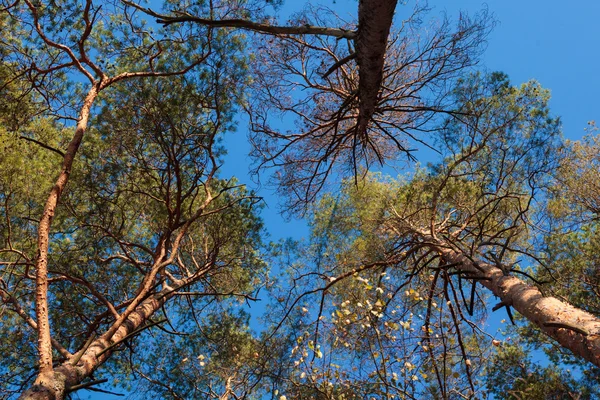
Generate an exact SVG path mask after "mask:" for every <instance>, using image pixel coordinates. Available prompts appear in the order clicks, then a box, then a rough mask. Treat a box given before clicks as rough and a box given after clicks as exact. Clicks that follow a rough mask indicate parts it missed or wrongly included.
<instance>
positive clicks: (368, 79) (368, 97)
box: [356, 0, 398, 137]
mask: <svg viewBox="0 0 600 400" xmlns="http://www.w3.org/2000/svg"><path fill="white" fill-rule="evenodd" d="M397 2H398V0H360V1H359V3H358V36H357V38H356V62H357V64H358V68H359V82H358V99H359V115H358V121H357V124H356V129H357V135H358V136H359V137H364V136H365V135H366V133H367V126H368V124H369V121H370V120H371V118H372V116H373V114H374V113H375V108H376V107H377V101H378V97H379V91H380V88H381V82H382V80H383V65H384V62H385V51H386V49H387V43H388V36H389V34H390V28H391V26H392V20H393V18H394V10H395V9H396V4H397Z"/></svg>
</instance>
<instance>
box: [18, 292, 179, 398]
mask: <svg viewBox="0 0 600 400" xmlns="http://www.w3.org/2000/svg"><path fill="white" fill-rule="evenodd" d="M172 296H173V289H172V288H165V289H163V290H162V291H160V292H158V293H156V294H155V295H153V296H151V297H150V298H148V299H146V300H145V301H143V302H142V303H141V304H140V305H139V306H138V307H137V308H136V309H135V311H134V312H133V313H131V314H130V315H129V317H128V318H127V320H126V321H125V322H124V323H123V324H122V325H121V326H120V327H119V329H117V331H116V332H115V334H114V335H112V337H111V338H110V340H105V339H102V338H99V339H96V340H94V341H93V342H92V343H91V344H90V345H89V346H88V347H87V348H84V349H82V351H83V355H81V354H77V353H76V354H74V355H73V357H71V358H70V359H69V360H67V361H65V362H63V363H62V364H60V365H59V366H58V367H55V368H54V371H53V373H52V374H51V375H48V376H47V377H46V379H45V380H43V381H38V380H36V382H35V383H34V384H33V386H32V387H31V388H29V389H28V390H26V391H25V392H23V394H21V396H20V397H19V400H62V399H64V398H65V397H66V395H67V394H68V393H69V388H71V387H74V386H76V385H79V384H81V383H82V382H83V381H84V379H86V378H88V377H89V376H90V375H91V374H92V372H93V371H94V370H95V369H96V368H98V367H99V366H100V365H102V364H103V363H104V362H105V361H106V360H107V359H108V358H110V356H111V355H112V353H113V352H114V350H115V349H116V348H117V347H118V345H119V344H120V343H122V342H123V341H124V340H125V339H126V338H127V337H128V335H131V334H132V333H134V332H135V331H136V330H138V329H140V328H142V327H143V325H144V324H145V323H146V322H147V321H148V320H149V318H150V317H151V316H152V315H153V314H154V313H155V312H156V311H157V310H159V309H160V308H161V307H162V306H163V304H164V303H165V302H166V301H167V300H168V299H169V298H171V297H172ZM73 361H76V364H75V365H73Z"/></svg>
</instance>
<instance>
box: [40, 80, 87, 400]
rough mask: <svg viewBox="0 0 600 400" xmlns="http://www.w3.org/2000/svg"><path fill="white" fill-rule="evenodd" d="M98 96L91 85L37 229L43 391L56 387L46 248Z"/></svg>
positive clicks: (41, 382) (41, 385) (41, 381)
mask: <svg viewBox="0 0 600 400" xmlns="http://www.w3.org/2000/svg"><path fill="white" fill-rule="evenodd" d="M97 95H98V85H97V84H94V85H93V86H92V88H91V89H90V91H89V92H88V94H87V96H86V98H85V100H84V103H83V106H82V108H81V113H80V114H79V120H78V122H77V126H76V128H75V134H74V135H73V138H72V139H71V142H70V143H69V146H68V148H67V151H66V152H65V155H64V159H63V163H62V168H61V171H60V174H59V176H58V178H57V180H56V182H55V183H54V186H53V187H52V190H51V191H50V194H49V195H48V198H47V200H46V204H45V206H44V212H43V214H42V217H41V218H40V223H39V225H38V232H37V234H38V255H37V259H36V265H35V277H36V289H35V312H36V317H37V332H38V353H39V363H40V365H39V373H38V376H37V377H36V380H35V385H36V386H39V387H44V388H53V387H54V386H55V385H54V384H53V381H55V377H54V375H55V374H54V371H53V367H52V338H51V335H50V317H49V312H48V246H49V238H50V227H51V225H52V220H53V218H54V214H55V212H56V206H57V204H58V201H59V199H60V196H61V194H62V192H63V190H64V188H65V186H66V185H67V182H68V181H69V176H70V175H71V168H72V167H73V161H74V160H75V155H76V154H77V150H78V149H79V146H80V145H81V141H82V139H83V135H84V133H85V130H86V127H87V122H88V118H89V115H90V110H91V107H92V104H93V103H94V100H95V99H96V96H97ZM52 390H54V389H52ZM56 390H59V391H60V390H61V388H60V387H59V386H57V387H56ZM50 398H52V397H50Z"/></svg>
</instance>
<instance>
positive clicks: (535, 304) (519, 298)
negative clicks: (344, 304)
mask: <svg viewBox="0 0 600 400" xmlns="http://www.w3.org/2000/svg"><path fill="white" fill-rule="evenodd" d="M427 241H429V242H433V243H435V247H436V249H437V250H438V252H439V253H440V254H441V255H442V256H443V257H444V259H445V260H446V262H447V263H449V264H456V265H457V266H456V268H457V269H458V270H460V271H462V272H463V273H465V274H466V275H467V276H469V277H475V279H476V280H477V281H478V282H479V283H481V285H483V286H484V287H486V288H487V289H489V290H490V291H491V292H492V293H493V294H494V295H495V296H496V297H498V298H499V299H500V305H506V306H509V307H513V308H514V309H515V310H517V311H518V312H519V313H520V314H521V315H523V316H524V317H525V318H526V319H527V320H528V321H530V322H531V323H532V324H534V325H536V326H537V327H539V328H540V329H541V330H542V331H543V332H544V333H545V334H546V335H548V336H549V337H551V338H552V339H554V340H556V341H557V342H558V343H560V345H561V346H562V347H564V348H566V349H569V350H571V351H572V352H573V354H575V355H576V356H578V357H581V358H583V359H585V360H587V361H589V362H591V363H592V364H594V365H596V366H598V367H600V319H599V318H597V317H596V316H594V315H592V314H590V313H588V312H586V311H583V310H581V309H579V308H577V307H574V306H572V305H570V304H568V303H566V302H564V301H561V300H559V299H557V298H555V297H545V296H544V295H543V294H542V293H541V292H540V290H539V289H538V288H537V287H535V286H531V285H528V284H527V283H525V282H523V281H522V280H521V279H519V278H517V277H515V276H510V275H506V274H505V273H504V271H503V270H502V268H500V267H499V266H496V265H493V264H488V263H480V262H474V261H473V260H472V259H470V258H469V257H467V256H466V255H465V254H461V253H460V252H458V251H456V250H453V249H452V248H451V246H449V244H448V243H444V242H443V241H442V240H440V239H435V238H431V237H428V238H427Z"/></svg>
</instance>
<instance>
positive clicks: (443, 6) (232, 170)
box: [222, 0, 600, 240]
mask: <svg viewBox="0 0 600 400" xmlns="http://www.w3.org/2000/svg"><path fill="white" fill-rule="evenodd" d="M306 3H307V2H306V1H293V0H287V1H286V2H285V3H284V6H283V7H282V8H281V10H280V15H281V16H282V17H284V18H285V16H287V15H289V14H290V13H291V12H293V11H297V10H299V9H301V8H302V7H303V6H304V5H305V4H306ZM312 3H313V4H314V3H319V4H323V5H327V6H330V7H332V8H334V9H335V10H336V11H337V12H338V13H339V14H340V15H341V16H342V17H345V16H347V15H356V12H357V5H358V2H357V0H335V1H334V0H320V1H317V2H315V1H313V2H312ZM399 3H400V2H399ZM413 5H414V1H408V4H407V5H398V8H397V11H396V22H397V21H399V20H400V19H401V18H402V17H403V16H407V15H408V13H410V10H411V9H412V6H413ZM429 5H430V7H432V11H431V13H430V15H431V16H436V15H440V14H441V13H447V14H448V16H449V17H450V19H452V18H453V17H454V19H456V17H457V16H458V14H459V12H461V11H464V12H467V13H469V14H472V13H476V12H478V11H480V10H481V9H482V8H484V7H487V9H488V10H489V11H490V12H491V13H492V14H493V15H494V18H495V20H496V21H497V24H496V26H495V28H494V29H493V31H492V32H491V34H490V36H489V39H488V43H487V49H486V51H485V52H484V54H483V56H482V59H481V64H480V66H481V69H484V70H487V71H502V72H505V73H507V74H508V75H509V77H510V78H511V82H512V83H513V84H520V83H523V82H526V81H528V80H530V79H536V80H538V81H539V82H540V83H541V84H542V86H544V87H545V88H547V89H550V90H551V93H552V100H551V102H550V106H551V110H552V112H553V114H554V115H556V116H560V117H561V118H562V121H563V124H564V135H565V137H566V138H569V139H571V140H577V139H580V138H581V137H582V136H583V135H584V133H585V132H584V128H585V127H586V126H587V122H588V121H590V120H595V119H600V109H599V108H598V106H597V101H596V98H597V96H598V95H600V76H599V74H598V73H597V70H598V66H597V63H598V61H599V58H600V43H599V40H600V24H599V23H598V20H599V19H600V2H596V1H591V0H588V1H578V2H577V6H568V5H566V3H565V2H559V1H541V0H527V1H525V0H521V1H517V0H502V1H500V0H496V1H490V2H487V3H486V2H482V1H481V0H455V1H444V0H431V1H429ZM246 132H247V127H246V126H245V125H244V123H243V122H241V123H240V124H239V128H238V131H237V132H236V133H235V134H230V135H228V136H227V138H226V146H227V148H228V152H229V156H228V157H227V159H226V163H225V165H224V167H223V170H222V171H223V176H228V175H235V176H237V177H239V179H240V180H241V181H242V182H244V183H246V184H247V185H248V187H249V188H252V189H256V190H258V194H259V195H260V196H263V198H264V200H265V204H266V207H265V209H264V211H263V214H262V215H263V218H264V219H265V224H266V226H267V228H268V231H269V234H270V235H271V239H272V240H277V239H279V238H282V237H288V236H292V237H294V238H301V237H306V236H307V235H308V229H307V227H306V224H305V222H304V221H299V220H292V221H286V220H284V219H283V218H282V217H281V216H280V215H279V200H278V199H277V196H276V194H275V193H274V191H273V190H272V189H270V188H268V187H265V185H262V186H258V185H256V184H254V183H253V182H252V180H251V179H250V178H249V177H248V176H247V171H248V164H249V163H250V159H249V158H248V157H247V154H248V151H249V147H248V143H247V140H246ZM416 156H417V158H419V154H418V153H417V154H416ZM419 161H420V162H421V163H426V162H427V161H430V160H428V159H427V158H426V155H425V154H423V155H422V156H421V158H420V159H419ZM262 181H263V182H264V181H266V179H264V178H263V179H262Z"/></svg>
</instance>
